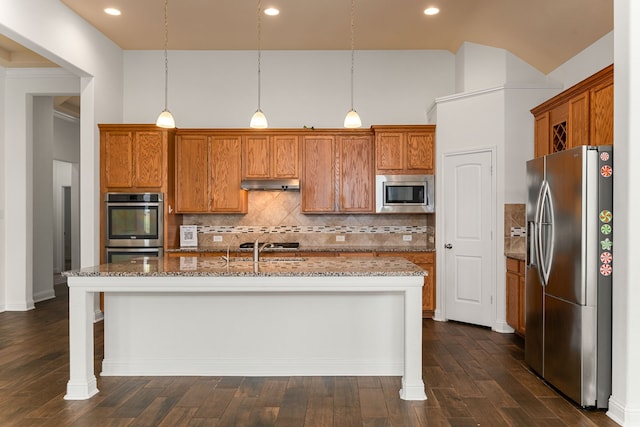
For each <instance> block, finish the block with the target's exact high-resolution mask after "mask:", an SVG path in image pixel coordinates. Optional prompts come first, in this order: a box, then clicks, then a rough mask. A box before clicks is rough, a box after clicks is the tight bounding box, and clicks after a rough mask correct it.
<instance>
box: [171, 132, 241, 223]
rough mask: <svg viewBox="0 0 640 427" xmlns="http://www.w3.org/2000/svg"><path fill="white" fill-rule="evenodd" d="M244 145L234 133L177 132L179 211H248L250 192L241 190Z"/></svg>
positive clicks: (176, 186) (177, 206)
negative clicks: (242, 147)
mask: <svg viewBox="0 0 640 427" xmlns="http://www.w3.org/2000/svg"><path fill="white" fill-rule="evenodd" d="M241 146H242V143H241V137H240V136H239V135H235V134H230V135H226V134H224V133H217V132H198V131H178V134H177V139H176V184H175V188H176V212H178V213H246V212H247V192H246V191H244V190H242V189H241V188H240V181H241V164H242V161H241Z"/></svg>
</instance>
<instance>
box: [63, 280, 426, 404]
mask: <svg viewBox="0 0 640 427" xmlns="http://www.w3.org/2000/svg"><path fill="white" fill-rule="evenodd" d="M422 282H423V280H422V276H415V275H414V276H376V277H370V276H336V277H333V276H332V277H322V276H315V277H282V276H272V277H271V276H266V277H265V276H258V277H185V276H169V277H166V276H164V277H157V276H156V277H119V276H111V277H100V276H80V277H74V276H70V277H69V278H68V285H69V298H70V301H69V302H70V304H69V307H70V380H69V382H68V384H67V394H66V396H65V399H68V400H81V399H88V398H90V397H91V396H93V395H95V394H96V393H97V392H98V389H97V383H96V378H95V376H94V366H93V358H94V352H93V297H94V293H95V292H99V291H104V292H105V315H104V322H105V325H104V340H105V342H104V360H103V364H102V372H101V375H103V376H107V375H109V376H114V375H115V376H131V375H135V376H162V375H171V376H187V375H199V376H207V375H214V376H346V375H367V376H402V389H401V390H400V397H401V398H402V399H405V400H424V399H426V395H425V391H424V383H423V381H422V309H421V291H422V289H421V287H422Z"/></svg>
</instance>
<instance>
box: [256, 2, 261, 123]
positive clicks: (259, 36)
mask: <svg viewBox="0 0 640 427" xmlns="http://www.w3.org/2000/svg"><path fill="white" fill-rule="evenodd" d="M261 12H262V0H258V20H257V22H258V24H257V28H256V31H257V33H258V111H261V109H260V92H262V91H261V81H262V78H261V76H260V64H261V62H262V31H261V26H260V23H261Z"/></svg>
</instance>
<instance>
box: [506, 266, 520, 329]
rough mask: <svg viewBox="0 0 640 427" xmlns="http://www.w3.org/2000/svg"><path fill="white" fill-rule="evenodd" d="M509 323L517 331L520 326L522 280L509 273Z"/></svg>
mask: <svg viewBox="0 0 640 427" xmlns="http://www.w3.org/2000/svg"><path fill="white" fill-rule="evenodd" d="M507 323H508V324H509V326H511V327H512V328H513V329H515V330H516V331H517V330H518V328H519V325H520V278H519V277H518V275H517V274H516V273H512V272H510V271H507Z"/></svg>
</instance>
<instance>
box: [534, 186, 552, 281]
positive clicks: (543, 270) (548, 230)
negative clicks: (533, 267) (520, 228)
mask: <svg viewBox="0 0 640 427" xmlns="http://www.w3.org/2000/svg"><path fill="white" fill-rule="evenodd" d="M539 201H540V203H539V210H538V218H539V219H538V227H537V233H536V236H537V254H536V255H537V257H538V273H539V274H540V279H541V281H542V284H543V285H544V286H546V285H547V284H548V283H549V274H550V272H551V264H552V261H553V243H554V241H555V227H554V218H553V200H552V198H551V190H550V189H549V184H548V183H547V181H544V182H543V184H542V188H541V196H540V200H539Z"/></svg>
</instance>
